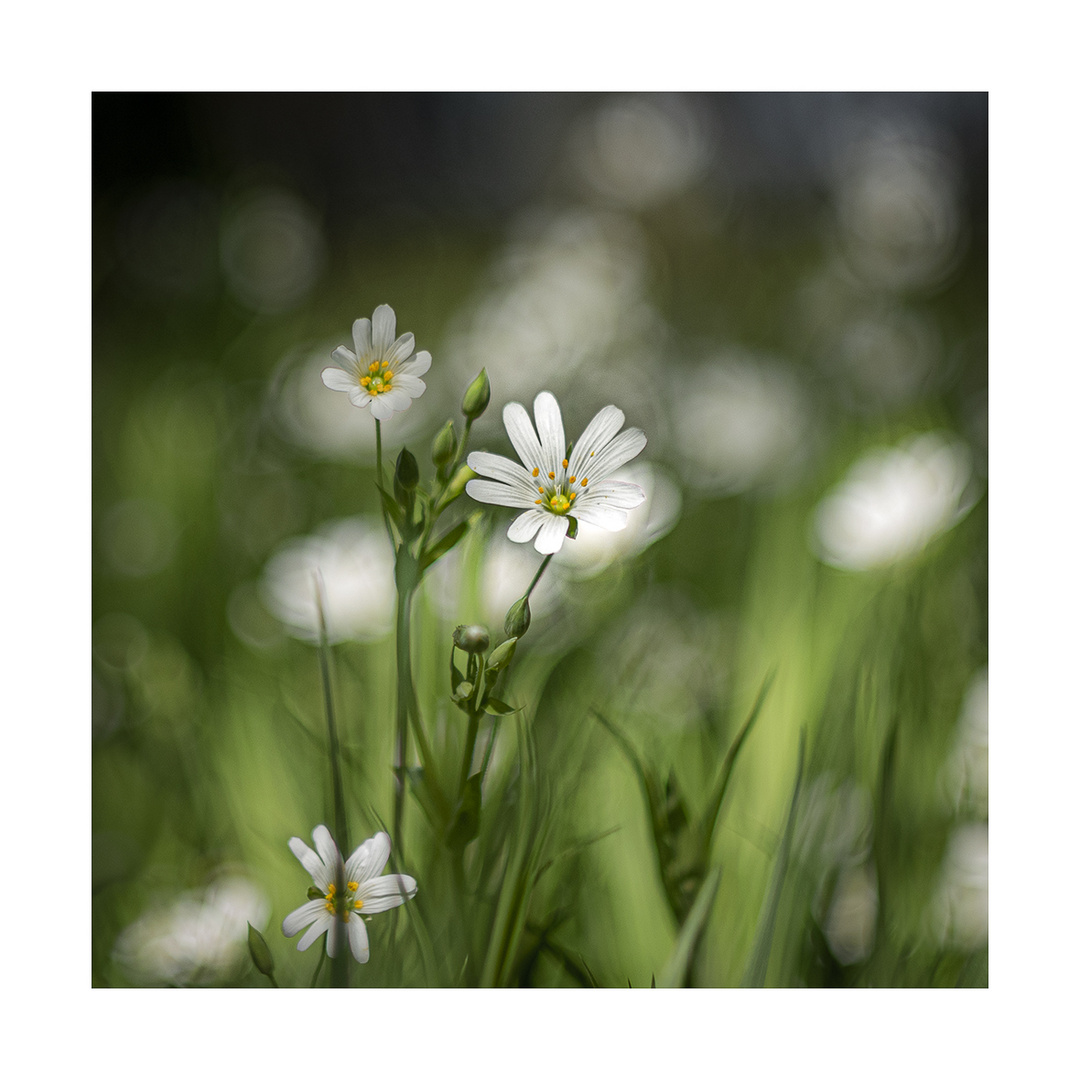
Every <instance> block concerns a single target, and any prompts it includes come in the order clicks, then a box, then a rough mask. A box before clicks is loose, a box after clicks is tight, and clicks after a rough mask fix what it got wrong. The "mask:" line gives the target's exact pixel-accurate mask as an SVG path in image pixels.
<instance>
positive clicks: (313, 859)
mask: <svg viewBox="0 0 1080 1080" xmlns="http://www.w3.org/2000/svg"><path fill="white" fill-rule="evenodd" d="M289 850H290V851H291V852H292V853H293V854H294V855H295V856H296V857H297V858H298V859H299V860H300V865H301V866H302V867H303V868H304V869H305V870H306V871H307V872H308V873H309V874H310V875H311V877H312V879H313V880H314V882H315V884H316V885H318V886H319V888H320V889H322V891H323V892H326V886H327V885H329V884H330V882H331V881H332V880H333V878H332V877H331V875H330V874H329V873H328V872H327V869H326V866H325V865H324V864H323V861H322V859H320V858H319V856H318V855H316V854H315V852H314V851H312V850H311V848H309V847H308V846H307V844H305V843H304V841H303V840H301V839H300V837H299V836H294V837H293V838H292V839H291V840H290V841H289Z"/></svg>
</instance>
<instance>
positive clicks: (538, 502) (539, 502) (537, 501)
mask: <svg viewBox="0 0 1080 1080" xmlns="http://www.w3.org/2000/svg"><path fill="white" fill-rule="evenodd" d="M543 501H544V500H543V499H533V502H534V503H536V505H537V506H539V505H540V504H541V503H542V502H543Z"/></svg>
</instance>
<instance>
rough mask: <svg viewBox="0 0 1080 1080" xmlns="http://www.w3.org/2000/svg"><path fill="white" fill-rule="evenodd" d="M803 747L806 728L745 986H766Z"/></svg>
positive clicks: (793, 830) (788, 853) (791, 831)
mask: <svg viewBox="0 0 1080 1080" xmlns="http://www.w3.org/2000/svg"><path fill="white" fill-rule="evenodd" d="M805 750H806V730H805V728H804V729H803V730H802V731H800V732H799V760H798V765H797V766H796V769H795V787H794V788H793V789H792V792H791V805H790V807H789V808H788V816H787V824H786V825H785V826H784V835H783V837H782V839H781V840H780V850H779V851H778V852H777V855H776V865H775V866H774V867H773V876H772V881H771V882H770V883H769V895H768V897H767V899H766V901H765V904H764V906H763V908H762V911H761V921H760V922H759V923H758V930H757V935H756V937H755V939H754V948H753V951H752V952H751V954H750V961H749V963H748V964H747V965H746V973H745V974H744V975H743V981H742V984H743V986H744V987H762V986H764V985H765V973H766V971H767V970H768V967H769V953H770V952H771V951H772V939H773V931H774V929H775V927H776V913H777V911H778V910H779V908H780V892H781V890H782V889H783V886H784V877H785V875H786V874H787V866H788V859H789V858H790V857H791V841H792V837H793V836H794V835H795V811H796V809H797V808H798V805H799V790H800V788H801V787H802V776H803V758H804V755H805Z"/></svg>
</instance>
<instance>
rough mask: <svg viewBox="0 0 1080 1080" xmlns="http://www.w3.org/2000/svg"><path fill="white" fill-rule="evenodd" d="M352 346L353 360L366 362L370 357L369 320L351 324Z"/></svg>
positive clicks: (358, 320)
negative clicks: (353, 350)
mask: <svg viewBox="0 0 1080 1080" xmlns="http://www.w3.org/2000/svg"><path fill="white" fill-rule="evenodd" d="M352 339H353V345H354V346H355V348H356V356H355V357H353V359H354V360H366V359H367V357H369V356H370V355H371V320H370V319H357V320H356V322H354V323H353V324H352Z"/></svg>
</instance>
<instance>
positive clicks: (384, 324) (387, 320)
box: [371, 304, 397, 360]
mask: <svg viewBox="0 0 1080 1080" xmlns="http://www.w3.org/2000/svg"><path fill="white" fill-rule="evenodd" d="M396 329H397V316H396V315H395V314H394V309H393V308H392V307H391V306H390V305H389V304H380V305H379V306H378V307H377V308H376V309H375V314H374V315H372V316H371V348H372V351H373V352H374V353H375V355H376V356H377V357H378V358H379V359H380V360H382V359H384V358H385V356H386V354H387V352H389V350H390V347H391V346H392V345H393V344H394V331H395V330H396Z"/></svg>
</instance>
